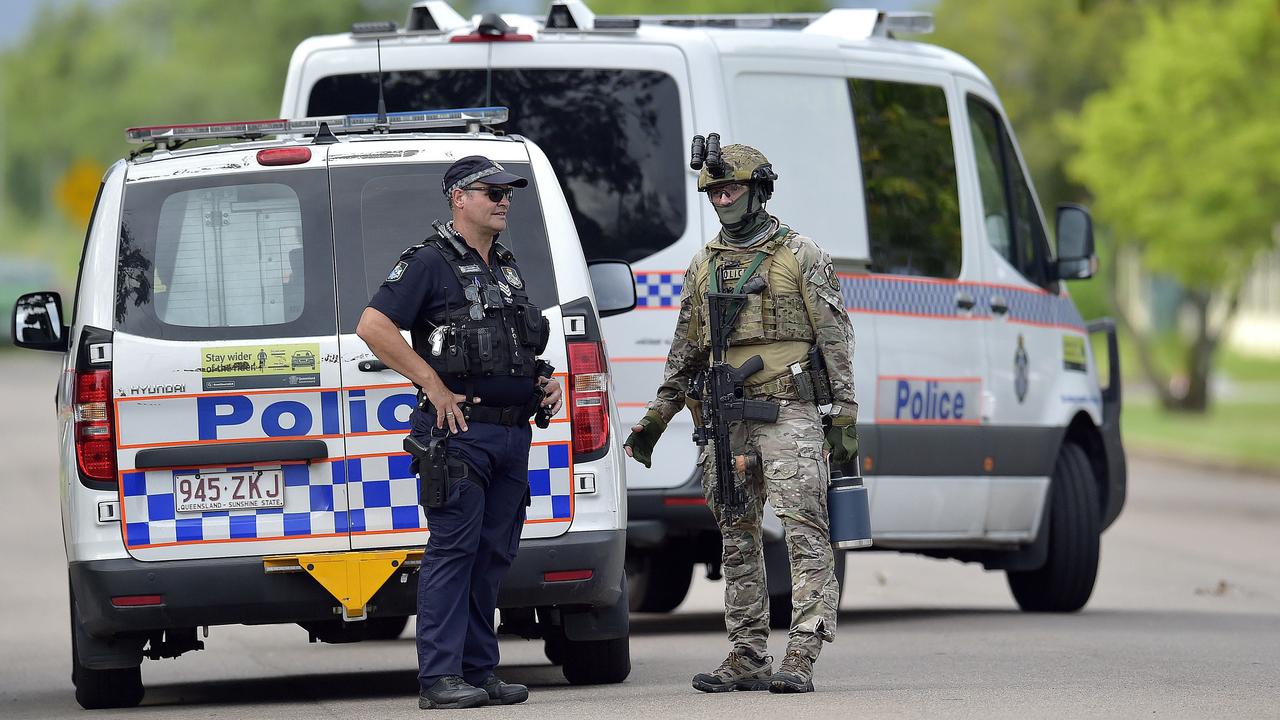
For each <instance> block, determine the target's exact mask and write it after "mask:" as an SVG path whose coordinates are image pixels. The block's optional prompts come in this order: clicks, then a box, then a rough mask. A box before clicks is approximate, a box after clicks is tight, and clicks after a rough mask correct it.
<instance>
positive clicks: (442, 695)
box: [418, 675, 489, 710]
mask: <svg viewBox="0 0 1280 720" xmlns="http://www.w3.org/2000/svg"><path fill="white" fill-rule="evenodd" d="M488 702H489V693H487V692H485V691H484V690H481V689H480V688H478V687H476V686H474V685H471V684H469V683H468V682H467V681H466V680H463V679H462V678H461V677H460V676H458V675H445V676H444V677H442V678H440V679H439V680H436V682H435V684H434V685H432V686H431V689H430V690H427V691H426V692H424V693H422V694H421V695H419V696H418V707H419V708H422V709H423V710H458V709H461V708H473V707H480V706H481V705H486V704H488Z"/></svg>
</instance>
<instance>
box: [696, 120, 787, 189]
mask: <svg viewBox="0 0 1280 720" xmlns="http://www.w3.org/2000/svg"><path fill="white" fill-rule="evenodd" d="M689 167H691V168H693V169H694V170H700V171H701V172H699V173H698V192H706V191H707V188H708V187H714V186H716V185H723V184H725V183H731V182H740V183H754V184H756V185H757V186H758V187H759V188H760V192H761V195H762V197H761V200H763V201H767V200H768V199H769V198H770V197H772V196H773V181H774V180H777V179H778V175H777V173H775V172H774V171H773V165H772V164H771V163H770V162H769V159H768V158H766V157H765V156H764V153H762V152H760V151H759V150H757V149H755V148H753V147H751V146H750V145H741V144H736V143H735V144H733V145H726V146H725V147H724V149H721V148H720V136H719V135H718V134H716V133H708V134H707V136H706V137H705V138H704V137H702V136H701V135H694V136H693V147H692V154H691V159H690V160H689Z"/></svg>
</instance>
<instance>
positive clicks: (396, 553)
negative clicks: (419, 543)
mask: <svg viewBox="0 0 1280 720" xmlns="http://www.w3.org/2000/svg"><path fill="white" fill-rule="evenodd" d="M421 564H422V550H421V549H417V550H414V549H405V550H377V551H372V552H343V553H309V554H305V555H276V556H273V557H268V558H263V559H262V566H263V569H264V570H266V572H268V573H278V572H306V573H308V574H310V575H311V577H313V578H315V580H316V582H318V583H320V585H321V586H322V587H324V589H325V590H328V591H329V594H330V595H332V596H333V597H334V599H336V600H337V601H338V603H339V604H340V606H341V607H340V609H341V612H342V619H343V620H345V621H347V622H356V621H359V620H364V619H366V618H367V617H368V609H369V607H368V606H369V598H371V597H373V596H374V594H375V593H377V592H378V589H379V588H381V587H382V586H383V584H385V583H386V582H387V579H388V578H390V577H391V576H392V575H393V574H395V573H396V571H398V570H401V569H403V568H405V567H414V566H418V565H421ZM335 612H336V610H335Z"/></svg>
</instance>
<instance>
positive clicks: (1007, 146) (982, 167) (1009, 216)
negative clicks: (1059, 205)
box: [966, 95, 1052, 289]
mask: <svg viewBox="0 0 1280 720" xmlns="http://www.w3.org/2000/svg"><path fill="white" fill-rule="evenodd" d="M966 105H967V106H968V112H969V127H970V134H971V135H972V136H973V149H974V154H975V155H976V156H977V160H978V182H979V184H981V185H982V214H983V218H984V224H985V227H986V232H987V242H989V243H991V246H992V247H993V248H995V250H996V252H998V253H1000V256H1001V257H1003V258H1004V259H1005V260H1007V261H1008V262H1009V264H1010V265H1012V266H1013V267H1015V268H1017V270H1018V272H1019V273H1021V274H1022V276H1023V277H1025V278H1027V279H1028V280H1030V281H1031V282H1033V283H1035V284H1037V285H1040V286H1042V287H1046V288H1050V289H1052V283H1050V282H1049V280H1048V277H1049V275H1048V266H1049V262H1048V261H1049V242H1048V240H1047V238H1046V236H1045V232H1044V225H1043V224H1042V223H1041V222H1040V214H1039V213H1038V212H1037V211H1036V204H1035V199H1034V197H1033V196H1032V194H1031V187H1030V185H1029V184H1028V183H1027V180H1026V177H1025V176H1023V174H1022V165H1021V164H1019V162H1018V156H1017V154H1016V153H1015V152H1014V150H1013V142H1012V140H1011V139H1010V135H1009V132H1008V130H1007V129H1006V128H1005V125H1004V121H1003V120H1001V118H1000V115H999V113H997V112H996V111H995V108H993V107H991V106H990V105H988V104H987V103H986V102H983V101H982V100H979V99H978V98H976V97H974V96H972V95H970V96H969V99H968V101H967V103H966Z"/></svg>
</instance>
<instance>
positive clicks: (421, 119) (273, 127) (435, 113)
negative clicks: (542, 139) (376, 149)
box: [125, 107, 507, 145]
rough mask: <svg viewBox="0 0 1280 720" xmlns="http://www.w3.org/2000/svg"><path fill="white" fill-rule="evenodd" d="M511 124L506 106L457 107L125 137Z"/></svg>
mask: <svg viewBox="0 0 1280 720" xmlns="http://www.w3.org/2000/svg"><path fill="white" fill-rule="evenodd" d="M506 121H507V109H506V108H504V107H481V108H457V109H449V110H411V111H407V112H395V113H387V118H386V122H385V123H379V122H378V116H377V115H376V114H374V113H369V114H365V115H331V116H328V117H312V118H302V119H300V120H254V121H251V122H222V123H197V124H191V125H153V126H148V127H134V128H129V129H128V130H126V131H125V138H126V139H127V140H128V141H129V142H131V143H135V144H140V143H156V144H158V145H166V144H171V143H174V142H185V141H189V140H207V139H214V138H219V139H232V138H238V139H249V140H252V139H256V138H260V137H264V136H266V135H288V134H307V135H311V134H314V133H316V132H317V131H319V130H320V125H321V124H327V125H328V126H329V130H330V131H331V132H333V133H335V134H340V133H359V132H369V131H372V130H374V129H376V128H379V127H386V128H388V129H390V130H393V131H395V130H429V129H432V128H445V127H467V128H472V132H475V131H478V130H479V128H480V126H482V125H499V124H501V123H504V122H506Z"/></svg>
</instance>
